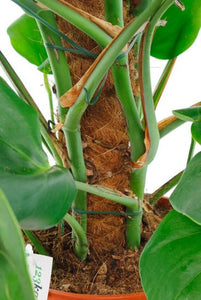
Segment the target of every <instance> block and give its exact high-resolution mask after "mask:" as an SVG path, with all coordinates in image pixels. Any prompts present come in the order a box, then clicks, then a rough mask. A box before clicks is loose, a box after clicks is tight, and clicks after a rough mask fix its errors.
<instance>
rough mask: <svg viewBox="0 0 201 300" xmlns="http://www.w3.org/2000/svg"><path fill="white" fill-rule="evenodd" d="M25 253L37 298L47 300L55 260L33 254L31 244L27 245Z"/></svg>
mask: <svg viewBox="0 0 201 300" xmlns="http://www.w3.org/2000/svg"><path fill="white" fill-rule="evenodd" d="M25 252H26V256H27V263H28V268H29V273H30V276H31V281H32V285H33V290H34V294H35V298H36V299H37V300H47V297H48V292H49V286H50V280H51V273H52V262H53V258H52V257H50V256H46V255H40V254H35V253H33V250H32V246H31V245H30V244H28V245H26V248H25Z"/></svg>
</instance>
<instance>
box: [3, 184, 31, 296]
mask: <svg viewBox="0 0 201 300" xmlns="http://www.w3.org/2000/svg"><path fill="white" fill-rule="evenodd" d="M0 266H1V268H0V299H5V300H12V299H20V300H27V299H30V300H34V299H35V297H34V294H33V289H32V284H31V280H30V276H29V272H28V269H27V265H26V259H25V253H24V244H23V239H22V235H21V232H20V229H19V225H18V223H17V220H16V218H15V216H14V214H13V211H12V209H11V207H10V205H9V203H8V201H7V199H6V197H5V195H4V194H3V192H2V191H1V190H0Z"/></svg>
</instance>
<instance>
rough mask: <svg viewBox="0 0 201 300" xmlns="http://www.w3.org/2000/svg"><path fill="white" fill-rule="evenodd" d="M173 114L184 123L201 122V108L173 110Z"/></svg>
mask: <svg viewBox="0 0 201 300" xmlns="http://www.w3.org/2000/svg"><path fill="white" fill-rule="evenodd" d="M173 114H174V115H175V116H176V117H177V118H178V119H181V120H183V121H191V122H194V121H201V106H196V107H189V108H184V109H177V110H173Z"/></svg>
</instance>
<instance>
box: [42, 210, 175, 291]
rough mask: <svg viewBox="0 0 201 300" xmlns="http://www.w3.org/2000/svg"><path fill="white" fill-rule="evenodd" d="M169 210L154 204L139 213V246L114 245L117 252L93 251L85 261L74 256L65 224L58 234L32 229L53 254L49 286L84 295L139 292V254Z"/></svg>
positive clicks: (52, 231)
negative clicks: (134, 247) (140, 218)
mask: <svg viewBox="0 0 201 300" xmlns="http://www.w3.org/2000/svg"><path fill="white" fill-rule="evenodd" d="M170 209H171V207H170V206H169V205H167V206H165V207H163V206H162V207H161V205H160V204H158V205H156V206H155V207H154V209H153V210H150V209H149V211H147V212H146V211H145V212H144V213H143V222H142V239H141V247H140V249H135V251H131V250H126V249H125V248H124V247H122V248H121V249H120V248H119V247H118V249H117V251H116V249H115V248H114V249H111V251H109V252H108V253H107V254H105V253H104V254H103V255H101V253H96V252H95V251H94V250H93V251H91V252H90V253H89V255H88V257H87V259H86V260H85V261H81V260H80V259H78V258H77V257H76V256H75V254H74V252H73V245H72V240H71V230H70V228H69V227H68V225H67V224H65V233H64V234H61V230H60V227H56V228H53V229H50V230H44V231H38V232H36V234H37V236H38V238H39V239H40V240H41V241H42V243H43V245H44V246H45V248H46V249H47V250H48V252H49V253H50V255H51V256H53V258H54V264H55V265H56V267H55V268H54V269H53V272H52V280H51V288H53V289H57V290H62V291H66V292H74V293H85V294H124V293H132V292H137V291H141V290H142V286H141V282H140V276H139V270H138V265H139V258H140V254H141V252H142V250H143V248H144V246H145V244H146V242H147V241H148V240H149V238H150V237H151V235H152V233H153V232H154V231H155V229H156V228H157V226H158V224H159V223H160V221H161V219H162V218H163V217H164V216H165V215H166V213H167V212H168V211H169V210H170ZM89 241H90V239H89ZM89 251H90V247H89Z"/></svg>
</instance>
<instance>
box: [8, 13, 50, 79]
mask: <svg viewBox="0 0 201 300" xmlns="http://www.w3.org/2000/svg"><path fill="white" fill-rule="evenodd" d="M7 32H8V35H9V37H10V41H11V44H12V46H13V48H14V49H15V50H16V51H17V52H18V53H19V54H20V55H22V56H23V57H24V58H26V59H27V60H28V61H29V62H30V63H32V64H34V65H36V66H38V67H39V68H38V69H39V70H40V71H42V72H44V73H51V68H50V65H49V63H45V62H46V61H47V52H46V50H45V47H44V45H43V40H42V36H41V34H40V31H39V29H38V26H37V23H36V21H35V19H34V18H32V17H29V16H28V15H23V16H21V17H20V18H19V19H17V20H16V21H15V22H14V23H13V24H11V25H10V26H9V27H8V30H7Z"/></svg>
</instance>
